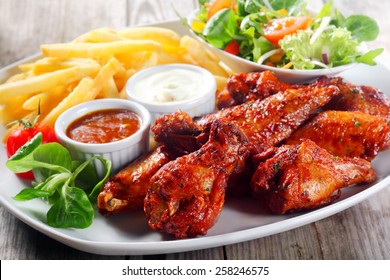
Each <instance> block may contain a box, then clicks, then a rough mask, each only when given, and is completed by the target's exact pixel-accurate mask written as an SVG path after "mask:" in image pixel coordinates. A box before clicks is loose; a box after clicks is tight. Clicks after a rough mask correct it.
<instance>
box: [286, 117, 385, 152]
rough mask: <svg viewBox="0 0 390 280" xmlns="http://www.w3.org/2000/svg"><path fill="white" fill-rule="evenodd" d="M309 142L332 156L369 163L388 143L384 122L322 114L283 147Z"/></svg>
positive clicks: (373, 119)
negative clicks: (303, 141) (351, 158)
mask: <svg viewBox="0 0 390 280" xmlns="http://www.w3.org/2000/svg"><path fill="white" fill-rule="evenodd" d="M305 138H307V139H311V140H312V141H314V142H315V143H316V144H317V145H318V146H320V147H322V148H324V149H326V150H327V151H328V152H330V153H331V154H333V155H336V156H348V157H361V158H364V159H367V160H372V159H373V158H374V157H375V156H376V155H377V154H378V152H380V151H382V150H384V149H386V148H388V146H389V144H390V126H389V125H388V122H387V119H385V118H382V117H379V116H371V115H368V114H365V113H362V112H344V111H325V112H322V113H320V114H318V115H317V116H316V117H315V118H314V119H312V120H311V121H309V122H308V123H307V124H305V125H304V126H302V127H301V128H299V129H298V130H296V131H295V132H294V133H293V134H292V135H291V136H290V137H289V138H288V139H287V140H286V144H298V143H300V142H301V141H302V139H305Z"/></svg>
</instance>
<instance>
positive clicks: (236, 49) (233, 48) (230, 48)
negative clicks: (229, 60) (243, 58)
mask: <svg viewBox="0 0 390 280" xmlns="http://www.w3.org/2000/svg"><path fill="white" fill-rule="evenodd" d="M224 51H225V52H228V53H231V54H232V55H238V54H239V53H240V45H239V44H238V43H237V41H235V40H231V41H230V43H229V44H227V45H226V47H225V49H224Z"/></svg>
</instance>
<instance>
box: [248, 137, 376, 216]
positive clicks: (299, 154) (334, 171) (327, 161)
mask: <svg viewBox="0 0 390 280" xmlns="http://www.w3.org/2000/svg"><path fill="white" fill-rule="evenodd" d="M375 179H376V173H375V171H374V169H373V168H372V167H371V164H370V163H369V162H368V161H366V160H364V159H360V158H348V157H335V156H333V155H331V154H330V153H328V152H327V151H326V150H325V149H322V148H320V147H318V146H317V145H316V144H315V143H314V142H312V141H311V140H304V141H303V142H302V143H301V144H300V145H284V146H282V147H280V148H279V149H277V151H276V153H275V154H274V155H273V156H272V157H271V158H269V159H267V160H266V161H264V162H261V163H260V164H259V166H258V168H257V170H256V172H255V174H254V176H253V178H252V190H253V192H254V193H255V194H256V195H257V196H259V197H260V198H261V199H263V200H264V202H265V203H266V204H267V205H268V207H269V208H270V210H271V211H272V212H274V213H278V214H284V213H286V212H295V211H302V210H308V209H313V208H318V207H321V206H325V205H327V204H329V203H331V202H333V201H334V200H335V199H337V198H338V197H339V196H340V193H341V191H340V189H341V188H345V187H347V186H350V185H354V184H361V183H371V182H373V181H375Z"/></svg>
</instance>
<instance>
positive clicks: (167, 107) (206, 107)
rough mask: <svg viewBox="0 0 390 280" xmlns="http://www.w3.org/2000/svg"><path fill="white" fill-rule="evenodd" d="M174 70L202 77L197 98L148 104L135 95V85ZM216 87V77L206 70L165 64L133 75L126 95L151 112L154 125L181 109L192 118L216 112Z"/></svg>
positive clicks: (128, 83) (127, 85)
mask: <svg viewBox="0 0 390 280" xmlns="http://www.w3.org/2000/svg"><path fill="white" fill-rule="evenodd" d="M174 69H185V70H188V71H192V72H194V73H198V74H200V75H201V76H202V88H201V89H200V91H199V93H198V94H197V95H196V96H194V97H192V98H189V99H186V100H181V101H170V102H164V103H156V102H147V101H145V100H144V99H142V98H139V96H137V95H135V94H134V88H135V85H136V84H137V83H138V82H139V81H141V80H143V79H145V78H147V77H149V76H150V75H153V74H156V73H161V72H165V71H170V70H174ZM216 87H217V85H216V81H215V78H214V76H213V75H212V74H211V73H210V72H209V71H208V70H206V69H204V68H201V67H198V66H195V65H190V64H165V65H159V66H154V67H150V68H146V69H144V70H141V71H139V72H137V73H136V74H135V75H133V76H132V77H131V78H130V79H129V80H128V81H127V84H126V94H127V98H128V99H130V100H132V101H135V102H137V103H139V104H142V105H143V106H144V107H145V108H146V109H147V110H148V111H149V112H150V114H151V117H152V119H151V124H153V123H154V121H155V120H156V118H158V117H159V116H161V115H163V114H169V113H173V112H175V111H177V110H179V109H180V110H182V111H184V112H186V113H187V114H189V115H190V116H191V117H197V116H202V115H205V114H209V113H212V112H214V111H215V91H216Z"/></svg>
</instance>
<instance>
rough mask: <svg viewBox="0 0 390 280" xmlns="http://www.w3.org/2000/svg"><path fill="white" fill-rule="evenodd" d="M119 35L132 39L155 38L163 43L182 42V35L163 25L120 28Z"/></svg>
mask: <svg viewBox="0 0 390 280" xmlns="http://www.w3.org/2000/svg"><path fill="white" fill-rule="evenodd" d="M118 34H119V35H121V36H123V37H125V38H127V39H130V40H153V41H156V42H159V43H161V44H162V45H176V46H178V45H179V44H180V36H179V34H177V33H176V32H174V31H173V30H170V29H166V28H161V27H135V28H128V29H124V30H120V31H119V32H118Z"/></svg>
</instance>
